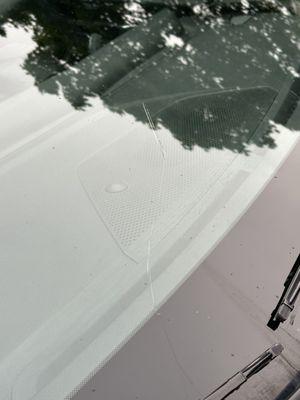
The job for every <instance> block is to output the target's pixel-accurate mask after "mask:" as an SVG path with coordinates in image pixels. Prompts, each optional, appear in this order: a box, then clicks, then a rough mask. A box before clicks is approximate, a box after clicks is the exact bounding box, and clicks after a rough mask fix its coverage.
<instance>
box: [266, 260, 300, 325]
mask: <svg viewBox="0 0 300 400" xmlns="http://www.w3.org/2000/svg"><path fill="white" fill-rule="evenodd" d="M299 293H300V254H299V256H298V258H297V260H296V261H295V264H294V265H293V268H292V270H291V272H290V273H289V275H288V277H287V279H286V281H285V283H284V291H283V293H282V295H281V298H280V300H279V302H278V303H277V306H276V308H275V309H274V310H273V312H272V314H271V318H270V320H269V322H268V324H267V325H268V327H269V328H271V329H273V331H275V330H276V329H277V328H278V326H279V325H280V323H282V322H284V321H286V320H287V318H288V317H289V315H290V313H291V312H292V311H293V309H294V306H295V303H296V300H297V297H298V296H299Z"/></svg>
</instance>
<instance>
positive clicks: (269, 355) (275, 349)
mask: <svg viewBox="0 0 300 400" xmlns="http://www.w3.org/2000/svg"><path fill="white" fill-rule="evenodd" d="M282 351H283V346H282V345H281V344H280V343H277V344H274V345H273V346H272V347H270V348H269V349H268V350H266V351H265V352H263V353H262V354H261V355H260V356H259V357H257V358H256V359H255V360H254V361H252V363H250V364H248V365H247V366H246V367H245V368H243V369H242V370H240V371H239V372H238V373H236V374H235V375H233V376H232V377H231V378H230V379H228V381H226V382H225V383H223V384H222V385H221V386H220V387H218V389H216V390H215V391H213V392H212V393H211V394H209V395H208V396H207V397H205V399H204V400H223V399H225V398H226V397H228V396H229V395H230V394H231V393H232V392H234V391H235V390H237V389H239V387H240V386H241V385H243V384H244V383H245V382H246V381H247V380H248V379H249V378H251V377H252V376H253V375H255V374H256V373H257V372H259V371H261V370H262V369H263V368H265V367H266V366H267V365H268V364H269V363H270V362H271V361H272V360H274V358H276V357H278V356H279V355H280V354H281V352H282Z"/></svg>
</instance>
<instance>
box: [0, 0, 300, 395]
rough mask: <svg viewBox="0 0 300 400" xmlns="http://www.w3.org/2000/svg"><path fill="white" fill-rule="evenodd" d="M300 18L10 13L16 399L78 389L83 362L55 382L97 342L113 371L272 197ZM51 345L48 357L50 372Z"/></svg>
mask: <svg viewBox="0 0 300 400" xmlns="http://www.w3.org/2000/svg"><path fill="white" fill-rule="evenodd" d="M299 12H300V7H299V5H298V3H297V2H279V1H278V2H277V1H275V0H268V1H247V0H242V1H235V0H224V1H203V2H201V1H200V2H199V1H196V0H195V1H193V0H181V1H179V0H177V1H175V0H174V1H172V0H165V1H164V0H135V1H133V0H128V1H125V0H124V1H122V0H107V1H106V0H77V1H71V0H20V1H17V0H14V1H10V0H6V1H2V2H1V4H0V88H1V89H0V120H1V130H0V184H1V192H2V195H1V198H0V209H1V210H2V215H1V222H0V224H1V229H0V254H2V255H3V260H4V262H3V263H2V264H1V268H2V269H3V271H2V274H3V276H5V277H6V279H5V280H3V281H2V283H0V291H1V292H2V293H5V296H4V297H5V301H4V302H2V303H1V304H0V314H1V316H2V321H3V327H2V333H1V341H0V365H2V366H1V368H0V381H1V373H2V372H1V371H2V370H3V374H4V375H5V374H6V372H7V370H8V369H9V371H10V373H9V374H8V375H9V376H10V378H9V379H8V378H7V379H8V380H7V382H8V383H7V388H9V389H7V390H8V391H9V390H10V388H11V387H12V386H13V387H17V389H16V390H17V393H22V395H21V397H20V398H22V400H26V399H27V398H28V399H29V398H32V397H31V396H33V393H36V392H38V391H39V392H40V393H47V390H50V389H49V387H51V390H53V392H51V393H52V394H53V396H52V398H60V394H61V393H62V392H61V391H64V393H67V392H68V391H71V388H72V385H73V386H76V385H77V384H78V380H79V381H80V380H82V379H83V378H84V377H83V375H84V371H83V370H82V369H80V368H78V366H79V365H80V361H77V362H78V363H79V364H78V365H77V367H76V366H74V367H73V369H72V374H71V375H70V376H69V378H70V379H69V378H68V379H69V380H68V379H64V378H63V377H61V378H60V374H59V372H57V371H58V370H59V371H60V370H62V369H66V366H67V365H69V364H71V363H73V364H74V365H75V364H76V362H75V358H76V357H75V355H76V354H79V353H81V352H84V351H85V349H86V347H87V346H88V345H89V344H90V343H91V342H93V341H94V340H96V338H98V339H99V338H100V337H101V338H102V339H101V340H102V342H101V343H102V346H103V353H101V356H99V357H100V358H101V360H102V359H103V360H104V359H106V358H107V357H109V356H110V355H111V353H112V351H113V350H114V349H115V348H116V346H118V345H120V343H122V342H123V341H124V340H125V339H127V338H128V336H129V335H130V334H131V333H132V332H133V331H134V330H135V329H136V328H137V327H138V326H139V325H140V324H141V323H142V322H143V321H145V319H146V318H148V317H149V316H150V315H151V314H152V313H153V312H154V311H155V310H156V309H157V308H158V307H159V305H160V304H162V302H163V301H165V299H166V298H167V296H169V295H170V293H172V292H173V291H174V290H175V289H176V288H177V287H178V285H179V284H181V283H182V282H183V281H184V280H185V279H186V277H187V276H188V275H189V274H190V273H191V271H193V269H194V268H196V267H197V266H198V265H199V263H200V262H201V261H202V260H203V259H204V257H205V256H206V255H207V254H208V253H209V252H210V251H211V249H212V248H213V247H214V246H215V245H216V243H217V242H218V241H219V240H220V239H221V238H222V237H223V236H224V235H225V234H226V232H227V231H228V230H229V228H230V227H231V226H232V225H233V223H234V222H235V221H236V220H237V219H238V218H239V217H240V216H241V215H242V214H243V213H244V212H245V210H246V208H247V207H248V206H249V205H250V204H251V201H253V199H254V198H255V197H256V195H257V194H258V193H259V192H260V191H261V190H262V188H263V186H264V185H265V184H266V182H267V181H268V179H270V177H271V176H272V174H274V172H275V170H276V168H277V167H278V166H279V164H280V163H281V162H282V160H283V159H284V157H286V155H287V154H288V152H289V150H290V149H291V148H292V146H293V145H294V143H295V141H296V139H297V136H298V133H297V131H298V129H299V108H298V96H299V94H300V85H299V68H300V59H299V33H300V20H299V16H298V14H299ZM16 276H17V277H18V278H17V282H19V283H18V284H16ZM16 290H17V291H18V293H19V294H20V295H19V298H18V299H16V296H15V294H14V293H15V291H16ZM45 293H46V294H47V295H46V296H45ZM8 304H9V306H8ZM26 310H27V311H26ZM28 310H30V312H28ZM127 313H128V314H127ZM13 315H14V316H15V317H12V316H13ZM122 316H123V320H122V321H123V322H122V324H121V325H122V328H119V330H118V332H119V334H118V335H117V334H116V335H111V336H110V339H109V340H108V339H107V338H106V339H105V338H104V336H105V332H106V330H108V329H114V328H113V323H115V321H116V320H117V319H118V318H121V317H122ZM75 321H76V324H75ZM78 321H79V322H78ZM47 324H50V326H51V327H52V328H53V329H54V328H55V329H56V331H55V334H54V336H53V337H54V338H55V339H53V338H50V337H49V334H48V329H47V328H46V327H47V326H48V325H47ZM72 324H74V325H76V328H74V329H73V328H72V329H71V328H70V327H72V326H73V325H72ZM43 329H44V331H43ZM86 331H88V334H87V335H86V338H87V339H86V341H85V342H84V343H81V342H80V341H79V337H81V336H83V335H85V334H86ZM37 332H38V333H37ZM62 332H68V335H70V336H68V343H66V341H64V340H63V339H62V337H63V335H62V334H61V333H62ZM34 334H35V336H34ZM103 335H104V336H103ZM102 336H103V337H102ZM29 338H30V340H31V342H30V341H29V342H28V343H31V344H28V343H27V342H26V343H27V344H26V346H29V347H28V348H27V347H26V348H25V349H30V351H29V350H26V354H27V356H26V357H27V358H26V357H25V358H24V351H25V350H24V349H23V347H22V346H23V345H24V343H25V340H27V341H28V340H29ZM99 340H100V339H99ZM36 343H39V345H37V344H36ZM41 343H43V344H41ZM74 343H75V344H76V346H77V347H76V346H75V347H76V349H77V350H76V351H72V352H69V353H68V351H65V350H66V349H68V348H69V346H70V345H71V344H74ZM47 346H48V347H47ZM51 346H52V347H51ZM99 346H100V345H99ZM44 348H45V349H52V350H53V348H54V349H55V351H52V350H51V351H50V350H49V352H47V351H46V350H45V352H44V353H43V357H41V358H39V357H40V351H41V350H40V349H44ZM63 351H65V352H63ZM61 354H63V356H61ZM59 357H61V358H59ZM56 358H57V359H58V360H59V362H58V364H59V367H57V369H56V370H55V371H54V369H55V368H53V369H51V368H50V369H49V368H48V367H49V365H52V364H51V363H52V362H53V360H54V359H56ZM32 359H34V360H35V361H34V362H32V363H31V361H32ZM2 360H3V363H2ZM4 360H5V362H4ZM1 363H2V364H1ZM73 364H72V365H73ZM25 365H30V367H28V368H29V372H28V373H27V372H25V373H24V372H22V371H24V370H26V371H27V369H26V368H25ZM55 365H56V364H55ZM92 365H93V363H92V362H90V364H89V362H87V364H86V368H87V371H88V370H89V368H92ZM47 368H48V369H47ZM70 368H71V367H70ZM70 370H71V369H70ZM41 371H46V372H45V373H44V375H42V377H41V378H40V374H41V373H42V372H41ZM49 371H50V372H49ZM74 371H75V372H74ZM4 375H3V376H4ZM5 376H6V375H5ZM29 376H30V380H31V381H32V383H31V384H30V385H29V386H28V379H29V378H28V377H29ZM17 377H18V378H17ZM60 379H61V380H60ZM54 380H55V382H56V383H53V382H52V381H54ZM16 382H17V383H16ZM49 382H52V383H51V385H50V383H49ZM62 382H63V383H62ZM76 382H77V383H76ZM28 387H29V388H30V389H28ZM27 391H28V393H27ZM43 391H45V392H43ZM49 393H50V392H49ZM54 394H55V395H54ZM43 398H46V397H43Z"/></svg>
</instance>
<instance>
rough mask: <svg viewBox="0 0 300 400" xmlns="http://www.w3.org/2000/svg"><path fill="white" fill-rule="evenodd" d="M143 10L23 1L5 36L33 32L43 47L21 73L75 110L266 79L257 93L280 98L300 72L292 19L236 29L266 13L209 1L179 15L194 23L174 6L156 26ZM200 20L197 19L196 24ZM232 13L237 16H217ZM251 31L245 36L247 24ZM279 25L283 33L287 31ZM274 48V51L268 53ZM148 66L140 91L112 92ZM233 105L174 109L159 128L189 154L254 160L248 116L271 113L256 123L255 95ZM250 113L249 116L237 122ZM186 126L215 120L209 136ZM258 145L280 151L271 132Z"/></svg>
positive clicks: (1, 26) (108, 3)
mask: <svg viewBox="0 0 300 400" xmlns="http://www.w3.org/2000/svg"><path fill="white" fill-rule="evenodd" d="M210 3H211V4H210ZM141 4H142V3H141V2H139V0H137V1H133V0H129V1H117V0H76V1H74V0H22V1H20V2H19V3H18V4H17V5H16V6H15V7H14V8H13V9H11V10H10V11H9V12H7V13H6V14H5V15H2V16H0V34H1V35H3V36H5V28H6V26H7V24H8V23H9V24H11V25H13V26H15V27H22V28H23V29H25V30H28V31H30V32H31V34H32V38H33V41H34V42H35V43H36V47H35V49H34V50H33V51H31V53H29V54H28V55H27V57H26V59H25V60H24V62H23V64H22V67H23V68H24V70H25V71H26V72H27V73H28V74H30V75H32V76H33V77H34V79H35V83H36V85H37V86H38V88H39V90H40V91H41V92H42V93H50V94H53V95H57V96H61V95H62V96H64V97H65V98H66V99H67V101H68V102H69V103H70V104H71V105H72V106H73V107H74V108H76V109H85V108H86V107H87V106H88V105H89V99H90V98H91V97H93V96H101V98H102V100H103V101H104V102H105V104H106V105H107V106H108V107H110V108H112V109H114V110H116V109H117V110H118V112H120V113H123V112H124V110H126V111H127V112H128V110H127V109H126V107H123V108H122V103H123V104H125V103H126V102H127V104H128V103H130V102H134V101H139V100H142V99H144V98H148V99H151V98H157V97H159V96H162V95H175V94H176V93H180V92H182V93H183V92H186V91H194V92H197V91H199V90H202V91H203V90H204V91H205V90H208V91H211V90H216V89H224V88H236V89H239V88H241V87H244V88H245V87H251V86H256V84H257V82H256V80H257V79H258V80H259V79H260V83H258V85H269V86H270V87H273V88H275V89H276V90H279V88H278V86H279V85H281V83H280V84H278V82H279V81H280V80H281V79H282V80H283V79H285V78H286V76H287V75H288V74H290V72H291V71H292V69H293V68H294V67H293V63H291V60H293V56H294V52H295V49H294V48H295V43H297V40H298V39H297V35H296V36H295V35H294V34H292V32H291V30H289V20H288V19H286V20H284V19H283V18H281V17H282V16H279V17H278V18H277V17H274V18H273V17H272V18H271V19H267V18H265V17H262V18H259V19H257V18H256V17H253V18H251V19H250V18H248V17H247V18H240V19H238V20H236V21H235V23H232V24H231V23H230V22H229V21H230V18H231V17H232V16H233V15H236V14H237V15H238V14H239V13H242V14H243V15H245V13H246V12H247V13H249V15H252V14H253V13H254V12H255V11H258V10H259V7H258V6H256V5H254V6H253V7H252V9H247V10H244V9H243V5H242V3H233V5H232V6H227V7H220V6H215V8H214V6H213V4H214V2H213V1H212V2H207V4H210V8H209V7H208V5H207V6H202V7H196V8H195V7H186V8H181V9H180V10H179V9H178V8H177V9H176V13H177V16H185V17H188V18H186V19H183V20H180V19H178V18H176V15H175V13H174V12H171V11H170V9H166V8H165V9H164V10H163V11H161V12H160V13H157V14H156V15H155V17H154V19H155V21H156V22H155V24H156V25H155V24H154V27H152V28H149V26H148V25H149V24H151V21H150V22H149V24H143V22H144V21H145V20H148V19H149V17H150V16H151V15H153V14H154V13H156V12H157V11H159V10H160V9H161V5H157V4H158V3H157V4H156V5H154V6H153V4H152V5H151V3H149V4H150V5H148V6H144V3H143V7H142V5H141ZM147 4H148V3H147ZM215 4H216V3H215ZM237 4H238V5H237ZM265 4H266V3H265ZM272 4H273V3H272ZM268 11H270V10H268ZM193 12H196V13H197V14H198V17H197V19H195V17H192V18H191V19H190V20H189V17H190V16H191V15H192V14H193ZM223 12H227V13H228V14H227V15H226V16H225V17H224V18H216V15H217V16H218V15H220V14H221V13H223ZM158 15H160V16H159V17H157V16H158ZM278 15H279V14H277V16H278ZM188 20H189V21H190V22H189V21H188ZM191 21H192V22H191ZM244 23H245V26H244V28H240V27H239V24H241V25H243V24H244ZM276 24H277V25H276ZM279 24H282V26H283V25H284V27H283V28H280V29H278V26H280V25H279ZM133 26H134V28H133ZM131 28H133V29H131ZM277 31H278V32H277ZM274 37H276V40H273V39H274ZM203 38H205V39H204V40H203ZM186 39H188V40H186ZM108 43H109V44H108ZM106 45H107V46H106ZM163 47H165V49H164V50H163V51H161V50H162V49H163ZM266 49H271V50H270V51H269V52H268V53H267V51H266ZM98 50H99V51H98ZM264 53H265V54H264ZM155 54H156V55H157V56H158V57H157V58H156V56H154V55H155ZM149 59H151V60H149ZM154 59H155V61H154ZM146 60H147V62H146V63H145V64H146V65H147V66H146V67H144V68H140V69H139V70H135V74H134V79H132V81H133V84H132V86H130V84H129V86H128V87H126V84H125V86H124V87H125V89H124V90H122V84H120V86H119V87H120V88H121V90H120V91H119V92H118V90H116V91H115V92H114V90H113V91H112V92H109V91H108V89H109V88H111V87H112V86H114V84H115V83H116V82H118V81H120V79H121V78H122V77H124V76H126V75H128V73H129V72H130V71H132V70H134V68H136V67H137V66H138V65H139V64H141V63H143V62H145V61H146ZM270 60H271V61H270ZM274 71H275V72H274ZM148 72H149V74H148V75H147V73H148ZM292 72H294V71H292ZM151 74H152V75H151ZM129 75H130V74H129ZM131 76H132V75H131ZM129 80H130V79H129ZM117 87H118V85H117ZM114 93H116V96H115V94H114ZM222 96H223V95H221V97H222ZM234 99H236V97H233V98H229V99H226V101H225V102H226V104H221V103H222V102H221V103H220V104H219V105H218V107H215V108H212V107H210V106H208V104H206V105H205V106H203V107H202V108H201V109H197V107H196V108H193V107H192V106H191V105H189V106H188V107H187V108H186V110H185V112H184V113H182V112H181V111H182V110H180V109H178V110H176V111H175V114H174V115H173V113H174V109H173V111H171V109H170V110H169V111H168V112H169V113H170V115H169V116H168V115H167V114H168V112H166V113H165V114H161V115H159V117H158V119H157V121H156V123H158V124H160V125H161V126H164V127H165V128H167V129H168V130H169V131H170V132H172V134H173V135H174V137H176V138H177V139H178V141H180V143H181V144H182V145H183V146H184V147H185V148H187V149H192V148H193V147H194V146H201V147H202V148H204V149H206V150H208V149H210V148H212V147H214V148H218V149H224V148H228V149H230V150H232V151H234V152H243V153H247V151H248V150H247V146H248V144H249V135H250V134H251V132H253V129H254V127H252V128H251V127H249V124H250V125H251V123H250V122H251V121H248V120H247V117H248V115H252V119H253V121H256V122H258V121H260V120H261V118H262V116H263V115H264V113H262V114H260V113H258V115H255V116H253V109H252V111H251V110H249V106H250V108H251V107H258V110H259V109H260V106H261V104H260V102H259V99H256V98H255V96H254V97H253V98H251V101H249V100H248V101H246V103H245V100H244V98H242V97H239V100H238V101H235V100H234ZM215 100H216V98H215ZM206 101H208V99H206ZM217 101H218V100H217ZM223 102H224V100H223ZM242 106H244V111H243V113H244V114H241V115H237V110H240V109H241V108H242ZM228 107H229V108H228ZM175 108H176V107H175ZM229 109H231V110H235V116H234V118H233V119H232V121H231V122H232V123H231V125H230V126H227V125H226V118H225V117H224V115H225V114H226V113H227V114H228V112H229ZM262 109H264V107H262ZM197 110H198V111H197ZM226 110H227V111H226ZM156 111H157V110H156ZM250 111H251V112H252V114H251V112H250ZM254 111H255V110H254ZM130 112H131V114H132V115H134V117H135V118H136V120H138V121H141V122H143V123H147V120H146V119H145V116H141V115H140V114H139V112H138V113H136V112H135V111H134V110H133V109H132V110H131V111H130ZM193 112H194V114H193ZM254 113H255V112H254ZM154 114H155V115H156V114H157V113H154ZM191 114H193V115H191ZM244 115H245V117H244ZM224 118H225V119H224ZM243 118H244V120H243ZM187 119H193V120H197V121H198V122H199V121H206V125H205V128H204V130H205V129H206V130H208V131H207V132H206V133H204V134H203V129H202V128H203V127H199V126H198V127H196V129H194V130H189V129H187V126H185V124H186V123H187ZM247 121H248V122H249V123H248V122H247ZM200 128H201V129H200ZM250 143H255V144H256V145H258V146H265V145H268V146H269V147H273V146H274V141H273V139H272V137H271V135H270V134H269V133H266V134H265V135H263V136H261V137H259V138H255V139H254V138H251V140H250Z"/></svg>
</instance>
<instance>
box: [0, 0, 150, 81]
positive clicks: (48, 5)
mask: <svg viewBox="0 0 300 400" xmlns="http://www.w3.org/2000/svg"><path fill="white" fill-rule="evenodd" d="M156 9H157V7H156ZM128 14H130V10H128V8H126V2H119V3H116V2H114V1H103V0H95V1H88V0H76V1H72V0H51V1H49V0H22V1H20V2H19V3H17V4H16V5H15V6H14V7H13V8H12V9H11V10H9V11H7V12H6V13H5V14H4V15H2V16H0V35H2V36H5V24H6V23H10V24H11V25H13V26H15V27H22V28H24V29H25V30H31V31H32V34H33V40H34V42H35V43H36V49H35V50H34V51H33V52H32V53H30V54H29V55H28V57H27V59H26V60H25V61H24V64H23V67H24V69H25V71H27V72H28V73H29V74H30V75H32V76H33V77H34V78H35V82H36V84H39V83H40V82H41V81H43V80H45V79H46V78H48V77H49V76H51V75H52V74H55V73H57V72H60V71H63V70H64V69H65V68H66V66H68V65H73V64H75V63H76V62H78V61H79V60H81V59H83V58H84V57H86V56H87V55H88V54H89V39H90V37H91V35H92V34H95V33H97V34H98V35H99V36H100V37H101V43H102V44H105V43H107V42H110V41H111V40H112V39H114V38H115V37H117V36H119V35H120V34H121V33H123V32H124V31H125V30H126V29H128V26H127V27H125V25H126V24H127V19H128ZM148 14H149V15H151V11H148V12H147V15H148ZM127 25H128V24H127Z"/></svg>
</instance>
